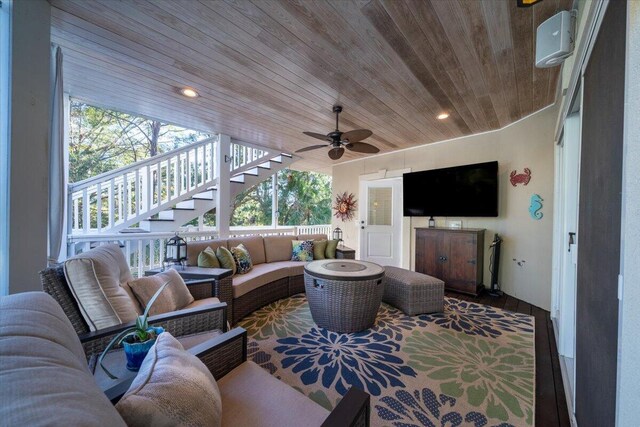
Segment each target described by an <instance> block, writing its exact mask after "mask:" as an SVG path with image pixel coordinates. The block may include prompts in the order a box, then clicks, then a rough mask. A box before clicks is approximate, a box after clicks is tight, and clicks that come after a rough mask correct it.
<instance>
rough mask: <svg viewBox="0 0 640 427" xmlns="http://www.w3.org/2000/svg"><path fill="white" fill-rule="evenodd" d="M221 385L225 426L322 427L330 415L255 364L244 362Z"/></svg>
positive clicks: (223, 379)
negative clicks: (320, 426)
mask: <svg viewBox="0 0 640 427" xmlns="http://www.w3.org/2000/svg"><path fill="white" fill-rule="evenodd" d="M218 385H219V386H220V394H221V395H222V407H223V408H224V411H223V412H222V425H223V426H233V427H250V426H251V427H252V426H261V427H286V426H319V425H322V423H323V422H324V420H325V419H326V418H327V417H328V416H329V411H327V410H326V409H324V408H323V407H322V406H320V405H318V404H317V403H315V402H314V401H312V400H311V399H309V398H308V397H307V396H305V395H304V394H302V393H300V392H299V391H297V390H295V389H294V388H292V387H290V386H288V385H287V384H285V383H283V382H282V381H280V380H278V379H277V378H275V377H274V376H272V375H270V374H269V373H268V372H267V371H266V370H264V369H262V368H261V367H260V366H258V365H256V364H255V363H253V362H244V363H243V364H242V365H240V366H238V367H237V368H235V369H234V370H233V371H231V372H229V373H228V374H227V375H225V376H224V377H222V379H220V381H219V384H218Z"/></svg>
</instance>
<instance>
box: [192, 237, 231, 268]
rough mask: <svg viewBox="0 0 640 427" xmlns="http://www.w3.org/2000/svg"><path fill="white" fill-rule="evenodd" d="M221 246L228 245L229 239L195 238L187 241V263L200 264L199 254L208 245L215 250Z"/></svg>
mask: <svg viewBox="0 0 640 427" xmlns="http://www.w3.org/2000/svg"><path fill="white" fill-rule="evenodd" d="M220 246H224V247H225V248H226V247H227V239H215V240H193V241H191V242H188V243H187V265H191V266H196V265H198V255H200V252H202V251H204V250H205V249H207V248H208V247H210V248H211V249H213V251H214V252H215V250H216V249H218V248H219V247H220Z"/></svg>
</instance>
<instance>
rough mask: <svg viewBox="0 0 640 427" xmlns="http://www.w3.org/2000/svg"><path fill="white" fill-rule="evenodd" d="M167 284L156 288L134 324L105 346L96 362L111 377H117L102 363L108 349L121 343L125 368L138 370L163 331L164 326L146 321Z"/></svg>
mask: <svg viewBox="0 0 640 427" xmlns="http://www.w3.org/2000/svg"><path fill="white" fill-rule="evenodd" d="M168 284H169V282H167V283H165V284H164V285H162V287H160V289H158V291H157V292H156V293H155V294H153V296H152V297H151V299H150V300H149V303H148V304H147V307H146V308H145V309H144V313H142V316H138V318H137V319H136V325H135V326H132V327H130V328H127V329H125V330H124V331H122V332H120V333H119V334H118V335H117V336H116V337H115V338H114V339H112V340H111V342H110V343H109V345H107V348H105V349H104V351H103V352H102V354H101V355H100V358H99V359H98V362H99V363H100V367H101V368H102V369H103V370H104V372H105V373H106V374H107V375H108V376H109V378H111V379H117V378H118V377H116V376H115V375H113V374H112V373H111V372H109V370H108V369H107V368H106V367H105V366H104V365H103V363H102V362H103V361H104V358H105V356H106V355H107V353H108V352H109V350H111V348H113V346H115V345H122V346H123V347H124V354H125V355H126V356H127V369H128V370H130V371H138V370H139V369H140V365H142V361H143V360H144V358H145V357H146V355H147V353H148V352H149V350H150V349H151V347H152V346H153V344H154V343H155V342H156V338H157V337H158V335H160V334H161V333H162V332H164V328H162V327H159V326H158V327H154V326H149V323H148V321H147V319H148V317H149V310H150V309H151V306H152V305H153V303H154V302H156V299H157V298H158V296H160V294H161V293H162V291H163V290H164V288H165V287H166V286H167V285H168Z"/></svg>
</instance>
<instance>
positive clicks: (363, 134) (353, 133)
mask: <svg viewBox="0 0 640 427" xmlns="http://www.w3.org/2000/svg"><path fill="white" fill-rule="evenodd" d="M371 135H373V132H371V131H370V130H369V129H355V130H350V131H349V132H345V133H343V134H342V140H343V141H349V142H351V143H354V142H359V141H362V140H363V139H366V138H369V137H370V136H371Z"/></svg>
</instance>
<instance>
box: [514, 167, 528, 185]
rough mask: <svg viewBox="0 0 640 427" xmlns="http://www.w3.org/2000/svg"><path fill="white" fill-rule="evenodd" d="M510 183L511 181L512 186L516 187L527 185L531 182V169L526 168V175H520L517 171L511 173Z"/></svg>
mask: <svg viewBox="0 0 640 427" xmlns="http://www.w3.org/2000/svg"><path fill="white" fill-rule="evenodd" d="M509 181H511V185H513V186H514V187H515V186H516V185H517V184H522V185H527V184H528V183H529V181H531V169H529V168H524V173H518V171H517V170H513V171H511V174H510V175H509Z"/></svg>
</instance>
